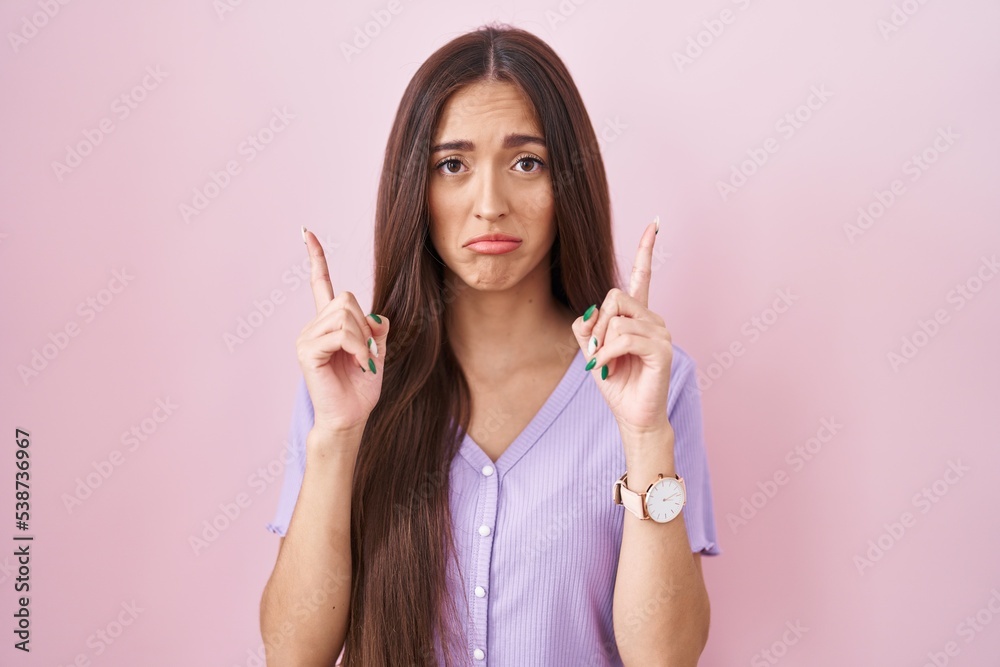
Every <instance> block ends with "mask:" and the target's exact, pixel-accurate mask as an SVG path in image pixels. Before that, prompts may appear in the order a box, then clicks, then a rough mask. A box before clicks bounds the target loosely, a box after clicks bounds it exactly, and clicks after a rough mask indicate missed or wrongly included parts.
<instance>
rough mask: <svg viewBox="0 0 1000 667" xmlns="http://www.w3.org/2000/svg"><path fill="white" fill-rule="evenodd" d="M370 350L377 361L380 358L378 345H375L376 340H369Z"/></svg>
mask: <svg viewBox="0 0 1000 667" xmlns="http://www.w3.org/2000/svg"><path fill="white" fill-rule="evenodd" d="M368 349H369V350H371V351H372V354H374V355H375V358H376V359H377V358H378V345H376V344H375V339H374V338H369V339H368Z"/></svg>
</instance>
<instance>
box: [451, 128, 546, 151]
mask: <svg viewBox="0 0 1000 667" xmlns="http://www.w3.org/2000/svg"><path fill="white" fill-rule="evenodd" d="M525 144H538V145H540V146H542V147H543V148H544V147H545V139H543V138H542V137H536V136H535V135H533V134H518V133H514V134H508V135H507V136H506V137H504V138H503V148H505V149H509V148H519V147H520V146H524V145H525ZM474 150H476V145H475V144H474V143H472V142H471V141H469V140H468V139H457V140H455V141H446V142H444V143H443V144H437V145H436V146H432V147H431V154H432V155H433V154H434V153H438V152H440V151H474Z"/></svg>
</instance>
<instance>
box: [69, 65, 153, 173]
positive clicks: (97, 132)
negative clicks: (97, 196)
mask: <svg viewBox="0 0 1000 667" xmlns="http://www.w3.org/2000/svg"><path fill="white" fill-rule="evenodd" d="M166 78H167V72H164V71H162V70H160V66H159V65H157V66H155V67H153V66H147V67H146V74H145V76H143V77H142V80H141V81H140V82H139V83H138V84H136V85H135V86H133V87H132V88H131V89H130V90H127V91H125V92H124V93H122V94H121V95H119V96H118V97H116V98H115V99H114V100H112V102H111V113H112V115H114V116H115V117H116V118H117V119H118V120H119V121H123V120H125V119H126V118H128V117H129V116H131V115H132V112H133V111H135V110H136V109H138V108H139V105H140V104H142V103H143V102H144V101H146V98H147V97H148V96H149V94H150V93H151V92H153V91H154V90H156V89H157V88H159V87H160V84H161V83H163V81H164V80H165V79H166ZM115 128H116V125H115V121H114V120H113V119H112V118H111V117H110V116H105V117H104V118H102V119H101V120H99V121H98V122H97V127H96V128H90V127H86V128H84V129H83V130H81V134H83V139H81V140H79V141H77V142H76V143H75V144H72V145H71V144H66V157H65V160H64V162H59V161H58V160H53V161H52V171H53V172H54V173H55V175H56V178H57V179H58V180H59V182H60V183H62V182H63V180H64V179H65V178H66V176H67V175H69V174H71V173H73V170H74V169H76V168H77V167H79V166H80V165H81V164H83V160H84V158H86V157H87V156H88V155H91V154H92V153H93V152H94V150H96V149H97V147H98V146H100V145H101V143H102V142H103V141H104V137H105V136H106V135H108V134H111V133H112V132H114V131H115Z"/></svg>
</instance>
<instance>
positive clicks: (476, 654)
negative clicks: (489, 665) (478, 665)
mask: <svg viewBox="0 0 1000 667" xmlns="http://www.w3.org/2000/svg"><path fill="white" fill-rule="evenodd" d="M472 657H473V658H475V659H476V660H482V659H483V658H485V657H486V654H485V653H483V649H481V648H477V649H476V650H475V651H473V652H472Z"/></svg>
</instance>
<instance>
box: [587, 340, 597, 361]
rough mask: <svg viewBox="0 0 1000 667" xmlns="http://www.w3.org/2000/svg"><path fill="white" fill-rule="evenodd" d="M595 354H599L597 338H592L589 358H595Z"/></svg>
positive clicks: (588, 352)
mask: <svg viewBox="0 0 1000 667" xmlns="http://www.w3.org/2000/svg"><path fill="white" fill-rule="evenodd" d="M594 352H597V336H591V337H590V343H589V344H588V345H587V356H588V357H592V356H594Z"/></svg>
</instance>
